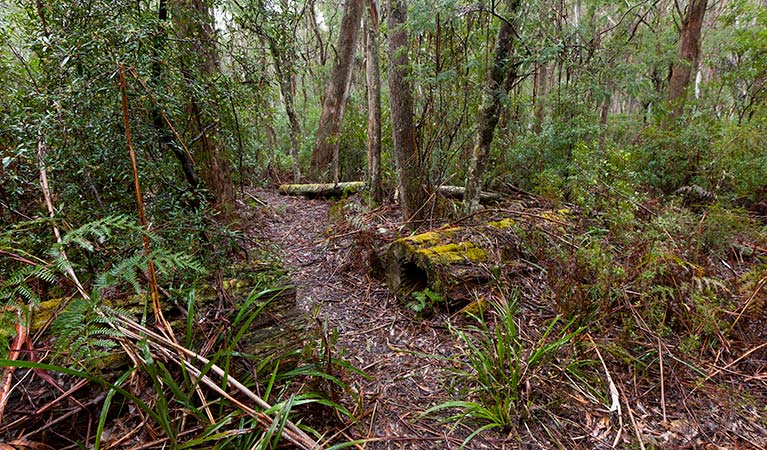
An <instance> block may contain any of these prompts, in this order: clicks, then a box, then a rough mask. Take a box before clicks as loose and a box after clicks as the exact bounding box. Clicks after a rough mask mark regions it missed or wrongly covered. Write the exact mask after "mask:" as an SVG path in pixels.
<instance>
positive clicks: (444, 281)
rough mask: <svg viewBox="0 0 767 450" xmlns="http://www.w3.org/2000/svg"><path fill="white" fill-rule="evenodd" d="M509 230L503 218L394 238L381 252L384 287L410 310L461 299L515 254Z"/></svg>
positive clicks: (511, 228)
mask: <svg viewBox="0 0 767 450" xmlns="http://www.w3.org/2000/svg"><path fill="white" fill-rule="evenodd" d="M515 229H516V227H515V222H514V221H513V220H511V219H504V220H501V221H498V222H489V223H487V224H485V225H480V226H475V227H442V228H439V229H436V230H433V231H429V232H426V233H422V234H418V235H415V236H410V237H406V238H401V239H397V240H396V241H394V242H392V243H391V244H390V245H389V248H388V249H387V255H386V256H387V258H386V261H387V262H386V279H387V283H388V285H389V289H390V290H391V292H393V293H395V295H397V296H398V297H399V298H400V299H401V300H403V301H405V302H408V303H409V304H410V305H411V306H413V307H414V308H415V309H423V308H424V307H426V306H428V305H426V304H425V303H440V302H444V303H446V304H448V305H458V304H460V303H462V302H466V301H468V300H470V298H471V296H472V291H473V290H474V288H476V287H477V286H480V285H483V284H487V283H488V282H490V281H491V280H492V279H493V277H496V276H498V275H499V274H500V269H501V268H502V267H503V266H505V265H508V264H510V263H513V260H514V259H515V257H516V256H518V255H519V254H520V253H521V250H520V248H519V245H518V242H519V240H518V239H517V237H516V233H515Z"/></svg>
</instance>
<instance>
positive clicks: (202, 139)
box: [174, 0, 234, 211]
mask: <svg viewBox="0 0 767 450" xmlns="http://www.w3.org/2000/svg"><path fill="white" fill-rule="evenodd" d="M174 12H175V14H174V22H175V23H176V26H177V28H178V30H179V33H180V34H181V35H182V36H183V37H184V38H185V39H187V40H189V41H190V42H192V50H193V53H194V54H193V55H192V66H193V68H192V69H191V70H190V68H189V67H186V66H187V64H186V63H183V66H184V67H186V69H185V72H186V75H187V76H188V77H189V78H190V79H191V80H193V81H196V82H198V83H206V84H207V83H210V82H211V80H212V79H213V78H214V77H216V76H218V75H219V73H220V70H219V66H218V64H219V61H218V58H219V57H218V51H217V50H216V42H215V29H214V27H213V16H212V13H211V11H210V8H209V6H208V5H207V3H205V1H204V0H176V10H175V11H174ZM207 87H208V89H212V87H211V85H210V84H208V85H207ZM190 91H191V89H190ZM210 97H214V96H213V95H211V96H210ZM199 101H200V100H199V99H197V98H196V97H195V96H194V95H193V94H190V101H189V105H188V107H187V110H188V111H189V114H190V116H191V117H192V122H191V123H193V125H194V126H193V130H192V133H193V136H194V137H193V139H192V141H193V147H192V151H193V155H194V158H195V161H196V163H197V165H198V167H199V170H200V176H201V178H202V181H203V182H204V183H205V186H207V188H208V189H209V190H210V192H211V193H212V194H213V197H214V201H215V206H216V207H217V208H218V209H220V210H224V211H226V210H228V209H230V208H231V207H232V206H233V204H234V186H233V184H232V178H231V163H230V161H229V158H228V155H227V152H226V148H225V147H224V142H223V138H222V137H221V132H220V130H219V129H218V117H216V116H215V115H214V114H215V111H218V108H217V107H216V105H215V102H214V101H208V102H207V104H206V105H200V103H199Z"/></svg>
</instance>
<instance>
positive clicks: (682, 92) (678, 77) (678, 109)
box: [668, 0, 708, 116]
mask: <svg viewBox="0 0 767 450" xmlns="http://www.w3.org/2000/svg"><path fill="white" fill-rule="evenodd" d="M707 4H708V0H690V3H689V4H688V5H687V8H686V10H685V13H684V14H683V18H682V23H681V26H680V29H679V50H678V52H677V60H676V61H675V62H674V64H673V65H672V66H671V77H670V79H669V84H668V100H669V103H671V108H672V114H673V115H674V116H679V115H680V114H681V113H682V111H683V109H684V103H685V99H686V96H687V88H688V86H689V85H690V75H691V74H692V73H693V72H694V71H695V69H696V67H697V65H698V62H699V58H700V41H701V32H702V30H703V18H704V16H705V14H706V5H707Z"/></svg>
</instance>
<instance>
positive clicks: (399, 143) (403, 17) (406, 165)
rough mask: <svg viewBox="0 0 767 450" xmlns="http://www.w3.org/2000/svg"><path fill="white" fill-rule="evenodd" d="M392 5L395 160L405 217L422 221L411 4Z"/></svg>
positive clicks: (392, 1)
mask: <svg viewBox="0 0 767 450" xmlns="http://www.w3.org/2000/svg"><path fill="white" fill-rule="evenodd" d="M388 5H389V18H388V25H389V93H390V96H391V98H390V101H389V104H390V107H391V121H392V137H393V139H394V159H395V161H396V164H397V175H398V178H399V181H398V184H399V197H400V205H401V209H402V217H403V219H405V220H420V219H422V218H423V217H424V216H425V210H426V208H425V204H426V200H427V198H428V197H427V190H426V186H427V183H426V181H425V176H426V173H425V170H424V169H425V167H424V162H423V158H422V157H421V155H420V154H419V152H418V148H417V147H416V142H415V128H414V126H413V96H412V93H411V88H410V81H409V79H408V75H409V73H408V72H409V61H408V48H409V45H410V44H409V41H408V33H407V28H405V24H406V23H407V0H388Z"/></svg>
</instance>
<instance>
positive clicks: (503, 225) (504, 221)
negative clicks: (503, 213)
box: [487, 219, 517, 230]
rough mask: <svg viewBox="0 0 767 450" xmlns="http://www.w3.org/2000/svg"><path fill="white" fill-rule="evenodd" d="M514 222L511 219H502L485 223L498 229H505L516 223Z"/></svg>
mask: <svg viewBox="0 0 767 450" xmlns="http://www.w3.org/2000/svg"><path fill="white" fill-rule="evenodd" d="M516 223H517V222H515V221H514V220H513V219H502V220H499V221H497V222H488V224H487V225H488V226H491V227H493V228H498V229H499V230H506V229H509V228H511V227H513V226H514V225H516Z"/></svg>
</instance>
